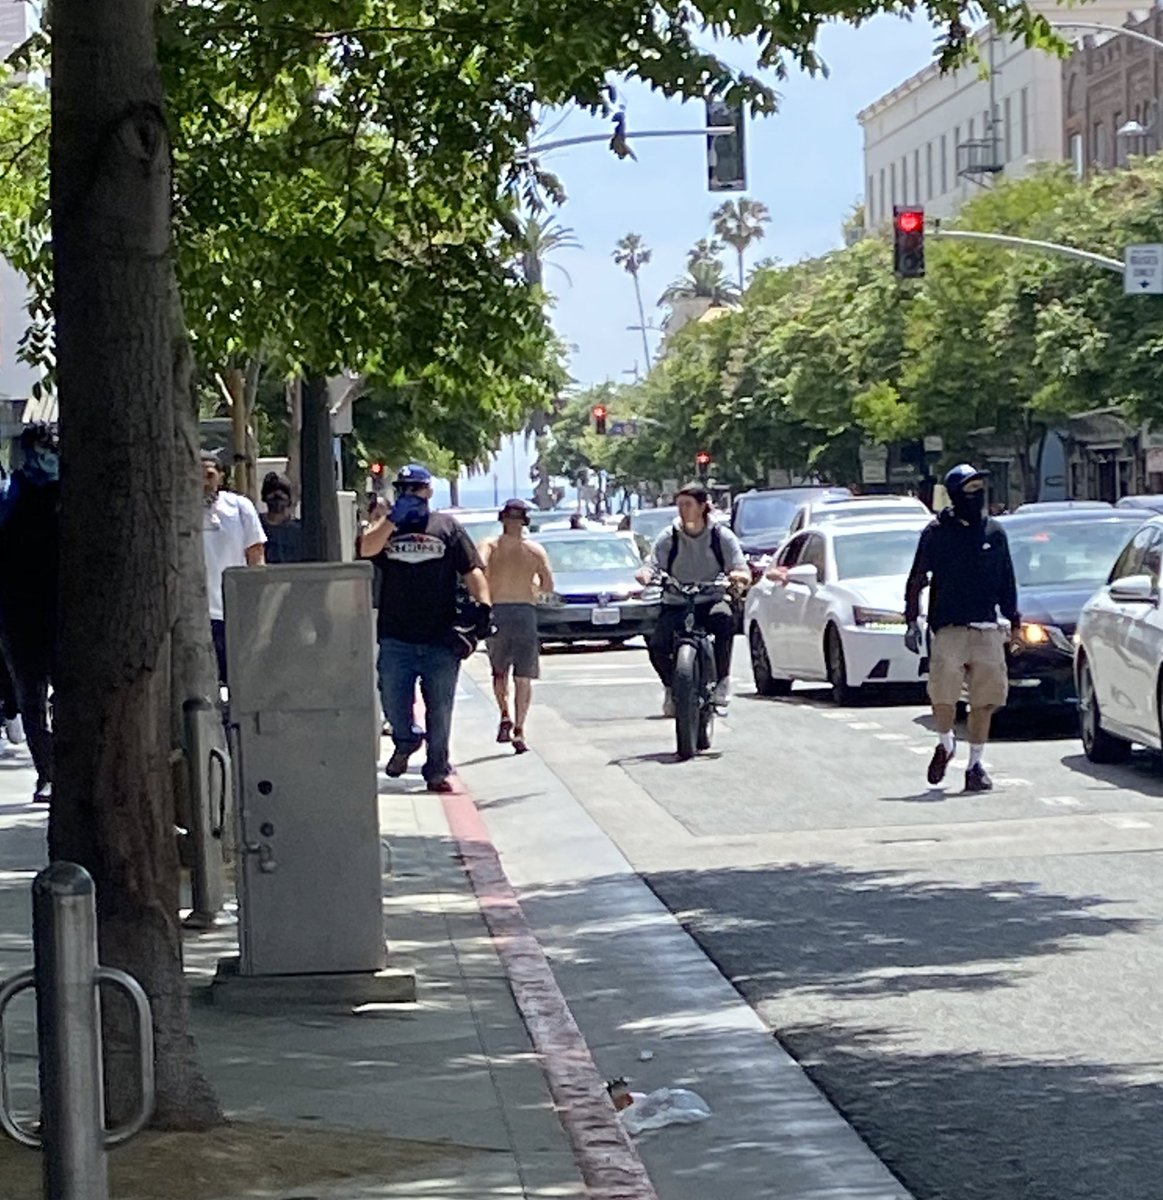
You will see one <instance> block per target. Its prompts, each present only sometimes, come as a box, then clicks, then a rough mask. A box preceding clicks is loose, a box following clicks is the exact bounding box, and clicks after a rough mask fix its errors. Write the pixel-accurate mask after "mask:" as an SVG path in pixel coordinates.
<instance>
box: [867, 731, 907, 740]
mask: <svg viewBox="0 0 1163 1200" xmlns="http://www.w3.org/2000/svg"><path fill="white" fill-rule="evenodd" d="M874 736H875V737H876V740H877V741H878V742H907V741H908V740H909V735H908V734H907V733H878V734H875V735H874Z"/></svg>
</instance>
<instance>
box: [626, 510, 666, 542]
mask: <svg viewBox="0 0 1163 1200" xmlns="http://www.w3.org/2000/svg"><path fill="white" fill-rule="evenodd" d="M677 515H678V509H677V508H644V509H641V510H640V511H639V512H636V513H635V514H634V515H633V516H632V517H631V518H630V527H631V528H632V529H633V530H634V532H635V533H644V534H645V535H646V536H647V537H648V538H649V539H650V540H651V541H654V539H655V538H656V537H658V535H659V534H660V533H661V532H662V531H663V530H664V529H669V528H670V526H671V525H672V524H673V523H674V518H675V517H676V516H677Z"/></svg>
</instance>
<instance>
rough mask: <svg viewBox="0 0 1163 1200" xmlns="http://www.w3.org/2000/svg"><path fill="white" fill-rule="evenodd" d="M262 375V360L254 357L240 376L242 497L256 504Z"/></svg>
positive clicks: (259, 481) (258, 480) (258, 482)
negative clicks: (243, 437) (243, 434)
mask: <svg viewBox="0 0 1163 1200" xmlns="http://www.w3.org/2000/svg"><path fill="white" fill-rule="evenodd" d="M261 375H262V360H261V359H260V358H259V357H258V356H257V355H255V356H254V357H253V358H251V359H249V360H248V361H247V364H246V370H245V371H244V372H243V376H242V413H243V420H244V421H245V423H246V430H245V432H246V440H245V442H244V443H243V445H244V448H245V452H246V491H245V493H244V495H246V496H248V497H249V498H250V499H251V500H253V501H255V503H257V502H258V495H259V484H260V483H261V480H260V479H259V477H258V430H257V428H256V426H255V419H254V415H255V409H256V408H257V406H258V383H259V378H260V377H261Z"/></svg>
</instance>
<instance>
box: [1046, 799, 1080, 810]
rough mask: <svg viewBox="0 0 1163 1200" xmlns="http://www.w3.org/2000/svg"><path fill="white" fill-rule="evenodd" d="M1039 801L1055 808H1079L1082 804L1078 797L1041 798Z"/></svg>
mask: <svg viewBox="0 0 1163 1200" xmlns="http://www.w3.org/2000/svg"><path fill="white" fill-rule="evenodd" d="M1038 799H1039V800H1040V801H1041V802H1042V803H1043V804H1049V805H1051V806H1053V807H1055V808H1077V807H1078V806H1079V805H1080V804H1081V803H1082V801H1081V800H1079V799H1078V797H1077V796H1039V797H1038Z"/></svg>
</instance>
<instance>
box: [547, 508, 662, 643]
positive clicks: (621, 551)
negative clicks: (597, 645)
mask: <svg viewBox="0 0 1163 1200" xmlns="http://www.w3.org/2000/svg"><path fill="white" fill-rule="evenodd" d="M537 540H538V541H539V542H540V543H541V545H542V546H544V547H545V552H546V553H547V554H548V555H549V562H550V565H551V566H552V567H553V578H554V583H555V584H556V589H557V590H556V591H555V592H554V593H553V595H552V596H547V597H545V599H544V600H543V601H542V603H540V604H538V606H537V631H538V634H539V635H540V638H541V641H542V642H580V641H605V642H610V643H612V644H618V643H622V642H626V641H629V639H630V638H632V637H636V636H638V635H642V636H644V637H649V635H650V632H651V630H653V628H654V624H655V622H656V621H657V620H658V613H659V608H660V606H661V602H662V592H661V589H660V588H659V587H658V586H657V585H653V584H649V585H646V586H645V587H644V586H643V585H642V584H641V583H639V582H638V580H637V579H636V578H635V573H636V572H637V571H638V570H639V568H640V567H641V566H642V559H641V557H640V555H639V553H638V551H637V549H636V547H635V545H634V542H633V540H632V539H629V538H627V537H625V536H624V535H622V534H619V533H616V532H602V533H595V532H590V531H586V530H568V531H565V532H559V531H553V532H550V533H546V534H544V535H543V536H539V537H538V539H537Z"/></svg>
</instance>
